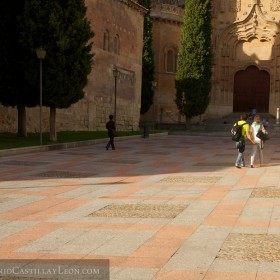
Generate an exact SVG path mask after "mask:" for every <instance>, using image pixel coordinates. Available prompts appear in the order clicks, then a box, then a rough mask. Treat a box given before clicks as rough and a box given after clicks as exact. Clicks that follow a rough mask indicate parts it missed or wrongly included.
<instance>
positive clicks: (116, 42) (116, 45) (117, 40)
mask: <svg viewBox="0 0 280 280" xmlns="http://www.w3.org/2000/svg"><path fill="white" fill-rule="evenodd" d="M114 53H115V54H120V37H119V35H118V34H117V35H116V36H115V38H114Z"/></svg>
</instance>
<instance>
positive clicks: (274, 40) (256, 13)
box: [208, 0, 280, 115]
mask: <svg viewBox="0 0 280 280" xmlns="http://www.w3.org/2000/svg"><path fill="white" fill-rule="evenodd" d="M279 2H280V0H279V1H278V0H277V1H272V0H271V1H267V2H263V1H259V0H242V1H229V2H227V3H228V5H229V6H228V7H229V8H230V9H229V12H227V11H228V9H227V8H226V9H224V10H223V11H220V12H219V13H218V14H217V15H216V18H214V19H213V22H214V24H213V26H214V27H215V28H214V33H213V35H214V36H215V37H214V41H213V42H214V44H213V45H214V52H213V53H214V65H213V76H212V78H213V82H212V92H211V101H210V106H209V108H208V113H209V115H226V114H230V113H231V112H237V111H250V110H251V109H252V108H254V107H255V108H256V109H257V110H258V111H259V112H270V113H274V112H275V109H276V107H277V106H279V102H280V82H279V80H280V78H279V76H280V74H279V73H280V66H279V63H280V25H279V20H276V17H278V16H279V15H278V14H277V13H275V12H270V11H277V10H278V9H280V6H279V4H280V3H279ZM215 3H223V1H221V2H220V1H219V2H215ZM225 3H226V2H225ZM234 4H235V5H236V6H234ZM234 7H236V8H234ZM216 8H217V7H216Z"/></svg>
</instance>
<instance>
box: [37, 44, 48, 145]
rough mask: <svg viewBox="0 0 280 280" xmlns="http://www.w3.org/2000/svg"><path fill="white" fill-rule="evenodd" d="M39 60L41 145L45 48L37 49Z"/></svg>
mask: <svg viewBox="0 0 280 280" xmlns="http://www.w3.org/2000/svg"><path fill="white" fill-rule="evenodd" d="M36 55H37V58H38V59H39V60H40V145H42V144H43V140H42V139H43V138H42V99H43V86H42V80H43V79H42V77H43V67H42V65H43V59H44V58H45V57H46V50H45V49H44V48H43V47H39V48H37V49H36Z"/></svg>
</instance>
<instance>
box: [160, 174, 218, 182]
mask: <svg viewBox="0 0 280 280" xmlns="http://www.w3.org/2000/svg"><path fill="white" fill-rule="evenodd" d="M220 179H222V177H219V176H215V177H209V176H169V177H166V178H163V179H162V180H160V181H159V182H160V183H210V184H213V183H217V182H218V181H219V180H220Z"/></svg>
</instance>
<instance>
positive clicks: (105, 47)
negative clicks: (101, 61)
mask: <svg viewBox="0 0 280 280" xmlns="http://www.w3.org/2000/svg"><path fill="white" fill-rule="evenodd" d="M103 50H105V51H109V32H108V30H106V31H105V32H104V35H103Z"/></svg>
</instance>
